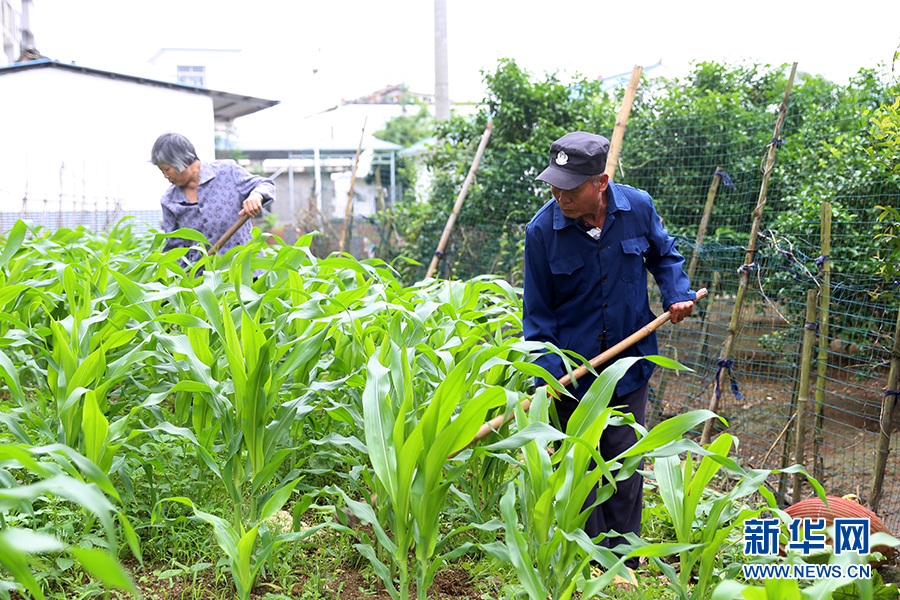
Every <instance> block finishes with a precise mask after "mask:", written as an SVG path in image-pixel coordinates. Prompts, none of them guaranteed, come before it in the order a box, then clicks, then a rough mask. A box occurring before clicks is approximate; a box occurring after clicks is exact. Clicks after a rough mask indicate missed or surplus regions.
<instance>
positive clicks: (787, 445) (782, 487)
mask: <svg viewBox="0 0 900 600" xmlns="http://www.w3.org/2000/svg"><path fill="white" fill-rule="evenodd" d="M802 356H803V343H802V341H801V343H800V344H798V345H797V360H796V362H795V363H794V364H795V365H796V369H800V364H801V363H802V362H803V361H802V360H801V358H800V357H802ZM795 375H797V374H796V373H795ZM792 381H793V384H792V385H791V395H790V404H789V405H788V410H787V414H788V415H789V418H788V423H787V430H786V431H785V434H784V438H783V440H782V444H781V462H780V463H779V469H781V473H779V474H778V487H777V489H776V491H775V497H776V498H777V499H778V506H782V507H783V506H786V505H787V501H786V496H787V484H788V474H787V473H785V472H784V470H785V469H787V468H788V467H789V466H791V439H792V438H791V434H792V433H793V431H792V429H791V425H793V423H794V419H796V418H797V394H798V392H799V390H800V377H799V375H797V376H796V377H793V378H792Z"/></svg>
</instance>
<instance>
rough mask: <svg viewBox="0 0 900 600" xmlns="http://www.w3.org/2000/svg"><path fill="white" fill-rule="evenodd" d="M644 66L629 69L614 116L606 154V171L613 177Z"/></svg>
mask: <svg viewBox="0 0 900 600" xmlns="http://www.w3.org/2000/svg"><path fill="white" fill-rule="evenodd" d="M643 70H644V67H642V66H641V65H634V68H633V69H632V70H631V79H629V80H628V87H627V88H625V97H624V98H623V99H622V106H621V107H619V115H618V116H617V117H616V126H615V128H614V129H613V135H612V139H611V140H610V141H609V153H608V154H607V156H606V173H607V174H608V175H609V176H610V177H611V178H613V179H615V177H616V167H617V166H618V165H619V152H620V150H621V149H622V140H623V139H624V138H625V126H626V125H628V116H629V115H630V114H631V105H632V104H634V97H635V95H636V94H637V89H638V86H639V85H640V83H641V72H642V71H643Z"/></svg>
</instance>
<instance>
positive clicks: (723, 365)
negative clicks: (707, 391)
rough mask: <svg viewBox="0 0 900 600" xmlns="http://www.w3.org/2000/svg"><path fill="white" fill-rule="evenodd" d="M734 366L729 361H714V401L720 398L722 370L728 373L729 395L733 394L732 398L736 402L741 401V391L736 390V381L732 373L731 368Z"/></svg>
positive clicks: (742, 397)
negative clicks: (729, 380)
mask: <svg viewBox="0 0 900 600" xmlns="http://www.w3.org/2000/svg"><path fill="white" fill-rule="evenodd" d="M733 366H734V361H732V360H731V359H722V358H720V359H719V360H717V361H716V400H719V399H720V398H721V397H722V387H721V381H722V370H723V369H724V370H725V371H728V376H729V377H730V378H731V393H732V394H734V397H735V398H736V399H737V400H743V399H744V396H743V395H742V394H741V390H740V389H739V388H738V382H737V379H735V377H734V373H733V372H732V370H731V368H732V367H733Z"/></svg>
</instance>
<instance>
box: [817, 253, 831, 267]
mask: <svg viewBox="0 0 900 600" xmlns="http://www.w3.org/2000/svg"><path fill="white" fill-rule="evenodd" d="M826 260H831V255H830V254H823V255H822V256H820V257H819V258H817V259H816V266H817V267H818V268H820V269H821V268H822V267H823V266H824V265H825V261H826Z"/></svg>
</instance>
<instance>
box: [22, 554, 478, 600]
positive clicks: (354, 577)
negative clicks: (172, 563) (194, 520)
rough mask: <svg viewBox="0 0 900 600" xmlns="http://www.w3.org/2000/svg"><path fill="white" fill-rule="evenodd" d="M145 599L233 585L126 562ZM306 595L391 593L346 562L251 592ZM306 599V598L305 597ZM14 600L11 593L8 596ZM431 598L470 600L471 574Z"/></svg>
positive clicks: (211, 595) (211, 576)
mask: <svg viewBox="0 0 900 600" xmlns="http://www.w3.org/2000/svg"><path fill="white" fill-rule="evenodd" d="M126 568H127V569H128V571H129V572H131V574H132V580H133V581H134V582H135V583H136V584H137V586H138V588H139V589H140V591H141V593H142V594H143V596H144V598H147V599H148V600H174V599H176V598H178V599H181V598H192V599H196V600H213V599H216V600H220V599H221V598H230V597H233V596H234V586H233V585H232V582H231V579H230V578H229V577H227V576H224V577H223V576H221V575H220V576H219V577H218V579H217V578H216V576H215V571H214V570H213V569H212V568H210V569H205V570H203V571H200V572H199V573H197V574H196V577H194V576H192V575H180V576H178V575H176V576H171V577H160V574H164V573H166V571H167V569H168V568H169V567H168V565H165V564H157V565H149V564H146V565H144V566H143V567H140V566H139V565H138V564H137V563H136V562H133V561H132V562H130V563H127V564H126ZM310 593H315V594H318V597H320V598H335V599H340V600H390V597H391V596H390V594H388V592H387V590H385V589H384V586H383V585H382V584H381V582H380V581H378V580H377V579H376V578H375V577H374V575H372V574H371V573H364V572H361V571H359V570H356V569H355V568H352V567H350V566H348V565H346V564H344V565H341V566H339V567H338V568H335V569H333V570H331V571H330V572H329V573H327V574H322V575H320V576H319V577H317V578H315V579H314V578H312V577H311V576H310V574H308V573H306V572H304V571H303V570H302V569H301V568H300V567H298V568H297V569H296V571H295V577H294V578H293V579H292V580H291V581H290V583H289V585H288V586H287V587H283V585H282V584H281V583H279V582H276V581H267V580H265V579H263V580H262V581H259V582H258V583H257V585H256V586H255V587H254V589H253V592H252V593H251V598H253V599H254V600H262V599H263V598H265V597H266V596H268V595H270V594H279V595H283V596H287V597H288V598H301V597H310V595H309V594H310ZM304 595H305V596H304ZM415 595H416V586H415V583H413V584H412V585H411V586H410V597H412V598H415ZM13 597H15V593H14V594H13ZM113 597H116V598H125V597H126V596H125V595H124V594H119V593H117V592H114V593H113ZM428 597H429V598H430V599H432V600H461V599H465V598H469V599H470V600H475V599H477V598H480V597H481V592H479V591H478V589H477V588H476V586H475V583H474V582H473V581H472V578H471V576H470V575H469V573H468V572H467V571H466V570H465V569H461V568H458V567H453V566H449V567H447V568H445V569H443V570H441V571H439V572H438V573H437V574H436V575H435V578H434V583H433V584H432V586H431V589H430V590H429V593H428Z"/></svg>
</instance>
